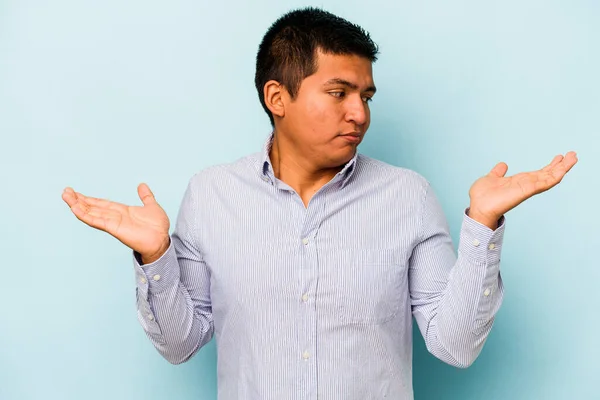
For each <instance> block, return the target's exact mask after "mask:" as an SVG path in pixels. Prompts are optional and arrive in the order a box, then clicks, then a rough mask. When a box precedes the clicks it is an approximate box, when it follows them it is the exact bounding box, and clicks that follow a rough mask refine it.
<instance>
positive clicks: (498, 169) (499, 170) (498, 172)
mask: <svg viewBox="0 0 600 400" xmlns="http://www.w3.org/2000/svg"><path fill="white" fill-rule="evenodd" d="M507 171H508V165H506V163H503V162H500V163H498V164H496V166H495V167H494V168H492V170H491V171H490V174H491V175H493V176H495V177H498V178H502V177H503V176H504V175H506V172H507Z"/></svg>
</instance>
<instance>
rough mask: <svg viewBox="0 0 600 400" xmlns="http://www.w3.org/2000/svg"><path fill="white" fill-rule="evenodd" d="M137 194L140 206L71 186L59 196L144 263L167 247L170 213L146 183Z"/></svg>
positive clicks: (84, 218) (73, 210)
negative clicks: (80, 191) (134, 252)
mask: <svg viewBox="0 0 600 400" xmlns="http://www.w3.org/2000/svg"><path fill="white" fill-rule="evenodd" d="M138 195H139V196H140V199H141V200H142V203H143V204H144V205H143V206H127V205H125V204H120V203H115V202H112V201H109V200H103V199H97V198H94V197H88V196H84V195H83V194H81V193H78V192H75V191H74V190H73V189H71V188H70V187H67V188H66V189H65V190H64V192H63V194H62V198H63V200H64V201H65V202H66V203H67V204H68V205H69V207H70V208H71V211H72V212H73V214H75V216H76V217H77V218H78V219H79V220H80V221H82V222H84V223H85V224H87V225H89V226H91V227H93V228H96V229H99V230H101V231H104V232H108V233H109V234H111V235H112V236H114V237H115V238H117V239H118V240H120V241H121V242H122V243H123V244H125V245H126V246H127V247H129V248H131V249H132V250H134V251H136V252H138V253H139V254H140V255H141V256H142V262H143V263H144V264H149V263H151V262H154V261H156V260H158V259H159V258H160V257H161V256H162V255H163V254H164V253H165V252H166V251H167V249H168V248H169V244H170V238H169V226H170V224H169V217H168V216H167V213H166V212H165V211H164V210H163V209H162V207H161V206H160V205H159V204H158V203H157V202H156V200H155V199H154V195H153V194H152V191H151V190H150V188H149V187H148V185H146V184H145V183H142V184H140V185H139V186H138Z"/></svg>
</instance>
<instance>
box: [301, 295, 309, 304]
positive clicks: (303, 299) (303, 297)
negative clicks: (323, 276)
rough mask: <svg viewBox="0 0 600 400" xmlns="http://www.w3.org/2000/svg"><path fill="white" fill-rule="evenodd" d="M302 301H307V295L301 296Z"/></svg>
mask: <svg viewBox="0 0 600 400" xmlns="http://www.w3.org/2000/svg"><path fill="white" fill-rule="evenodd" d="M302 301H303V302H305V303H306V302H307V301H308V295H307V294H306V293H304V294H303V295H302Z"/></svg>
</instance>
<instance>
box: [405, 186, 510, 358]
mask: <svg viewBox="0 0 600 400" xmlns="http://www.w3.org/2000/svg"><path fill="white" fill-rule="evenodd" d="M421 215H422V222H421V238H420V241H419V243H418V244H417V245H416V246H415V248H414V250H413V253H412V256H411V259H410V265H409V287H410V295H411V302H412V311H413V315H414V317H415V319H416V321H417V324H418V326H419V329H420V331H421V334H422V335H423V338H424V339H425V343H426V346H427V349H428V350H429V352H431V353H432V354H433V355H435V356H436V357H438V358H439V359H441V360H442V361H444V362H446V363H448V364H451V365H454V366H457V367H462V368H465V367H468V366H469V365H471V364H472V363H473V362H474V361H475V359H476V358H477V356H478V355H479V353H480V352H481V349H482V348H483V345H484V343H485V341H486V339H487V336H488V334H489V332H490V330H491V328H492V324H493V321H494V317H495V315H496V312H497V311H498V309H499V308H500V304H501V303H502V297H503V285H502V279H501V277H500V271H499V268H500V251H501V248H502V239H503V234H504V217H502V218H500V220H499V221H498V225H499V227H498V228H497V229H496V230H495V231H492V230H491V229H490V228H488V227H486V226H484V225H482V224H480V223H478V222H476V221H474V220H473V219H471V218H470V217H469V216H467V215H465V216H464V218H463V225H462V229H461V233H460V242H459V246H458V257H456V255H455V253H454V249H453V245H452V239H451V237H450V234H449V232H448V226H447V222H446V218H445V217H444V214H443V211H442V209H441V207H440V205H439V203H438V201H437V199H436V197H435V194H434V193H433V191H432V189H431V187H429V186H428V187H427V191H426V193H425V199H424V201H423V212H422V214H421ZM492 244H493V246H491V245H492ZM490 247H493V248H490Z"/></svg>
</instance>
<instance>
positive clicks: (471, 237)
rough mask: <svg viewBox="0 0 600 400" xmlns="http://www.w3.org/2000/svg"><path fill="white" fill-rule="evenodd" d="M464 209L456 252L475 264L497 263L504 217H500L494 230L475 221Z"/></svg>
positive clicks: (502, 236) (500, 249)
mask: <svg viewBox="0 0 600 400" xmlns="http://www.w3.org/2000/svg"><path fill="white" fill-rule="evenodd" d="M468 211H469V209H468V208H467V209H466V210H465V214H464V217H463V224H462V229H461V231H460V242H459V246H458V252H459V253H461V254H462V255H463V256H465V257H467V258H468V259H469V260H471V261H472V262H474V263H477V264H488V265H497V264H499V262H500V253H501V251H502V242H503V240H504V227H505V218H504V216H502V217H500V219H499V220H498V227H497V228H496V230H491V229H490V228H489V227H487V226H485V225H483V224H481V223H479V222H477V221H475V220H474V219H472V218H471V217H469V216H468V215H467V213H468Z"/></svg>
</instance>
